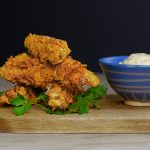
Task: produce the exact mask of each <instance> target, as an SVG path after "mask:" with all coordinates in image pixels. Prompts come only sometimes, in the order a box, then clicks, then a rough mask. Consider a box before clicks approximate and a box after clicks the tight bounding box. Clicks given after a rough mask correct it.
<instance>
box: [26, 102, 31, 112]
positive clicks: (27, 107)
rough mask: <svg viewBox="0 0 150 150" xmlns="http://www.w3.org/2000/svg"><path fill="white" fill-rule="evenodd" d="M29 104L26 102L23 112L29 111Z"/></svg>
mask: <svg viewBox="0 0 150 150" xmlns="http://www.w3.org/2000/svg"><path fill="white" fill-rule="evenodd" d="M31 105H32V104H31V103H30V102H29V101H27V102H26V104H24V109H25V111H29V110H30V109H31Z"/></svg>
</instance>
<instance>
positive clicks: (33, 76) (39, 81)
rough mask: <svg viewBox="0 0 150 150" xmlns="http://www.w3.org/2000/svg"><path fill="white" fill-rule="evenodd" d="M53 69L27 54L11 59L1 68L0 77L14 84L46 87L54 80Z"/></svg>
mask: <svg viewBox="0 0 150 150" xmlns="http://www.w3.org/2000/svg"><path fill="white" fill-rule="evenodd" d="M53 73H54V71H53V69H52V67H47V66H45V65H44V64H41V62H40V60H39V59H38V58H33V57H31V56H29V55H28V54H26V53H22V54H19V55H17V56H15V57H10V58H9V59H8V61H7V62H6V63H5V65H4V66H2V67H1V68H0V76H1V77H3V78H5V79H6V80H8V81H10V82H12V83H18V84H25V85H30V86H33V87H46V85H47V84H49V83H50V82H51V81H52V80H53Z"/></svg>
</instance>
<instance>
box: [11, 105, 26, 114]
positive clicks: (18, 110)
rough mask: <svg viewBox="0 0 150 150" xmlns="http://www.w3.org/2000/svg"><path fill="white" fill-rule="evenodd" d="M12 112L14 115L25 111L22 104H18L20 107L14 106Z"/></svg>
mask: <svg viewBox="0 0 150 150" xmlns="http://www.w3.org/2000/svg"><path fill="white" fill-rule="evenodd" d="M13 112H14V114H15V115H16V116H21V115H24V113H25V108H24V106H20V107H15V108H14V109H13Z"/></svg>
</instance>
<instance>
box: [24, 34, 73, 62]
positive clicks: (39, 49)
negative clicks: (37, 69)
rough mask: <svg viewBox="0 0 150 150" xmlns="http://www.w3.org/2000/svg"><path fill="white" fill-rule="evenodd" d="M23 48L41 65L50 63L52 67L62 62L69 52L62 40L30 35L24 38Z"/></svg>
mask: <svg viewBox="0 0 150 150" xmlns="http://www.w3.org/2000/svg"><path fill="white" fill-rule="evenodd" d="M24 46H25V47H26V48H28V52H29V53H30V54H32V55H33V56H34V57H38V58H40V60H41V62H42V63H46V62H50V63H52V64H53V65H55V64H58V63H60V62H62V61H63V60H64V59H65V58H66V57H67V56H68V55H69V54H70V52H71V50H70V49H69V47H68V44H67V42H66V41H64V40H60V39H56V38H53V37H48V36H43V35H36V34H31V33H30V34H29V35H28V36H27V37H26V39H25V41H24Z"/></svg>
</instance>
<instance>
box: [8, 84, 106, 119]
mask: <svg viewBox="0 0 150 150" xmlns="http://www.w3.org/2000/svg"><path fill="white" fill-rule="evenodd" d="M106 92H107V87H106V86H105V85H102V86H96V87H91V88H89V89H87V91H86V92H85V93H83V94H77V95H76V96H75V100H76V101H75V102H74V103H72V104H70V106H69V108H68V110H55V111H53V110H52V109H50V108H48V107H47V106H45V105H44V104H41V103H39V102H42V101H43V102H47V100H48V97H47V95H45V93H44V92H41V93H40V94H39V96H38V97H37V98H36V99H34V100H32V101H31V100H28V99H25V98H24V97H23V96H22V95H21V94H19V93H18V94H17V96H16V97H15V98H14V99H12V100H11V102H10V104H11V105H12V106H14V108H13V112H14V114H15V115H16V116H21V115H24V114H25V113H26V112H28V111H29V110H30V109H31V106H32V105H36V106H37V107H39V108H41V109H43V110H44V111H45V112H46V113H48V114H59V115H64V114H70V113H78V114H84V113H88V112H89V107H90V106H91V105H92V106H94V107H99V103H100V101H101V99H102V97H103V96H105V94H106Z"/></svg>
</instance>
